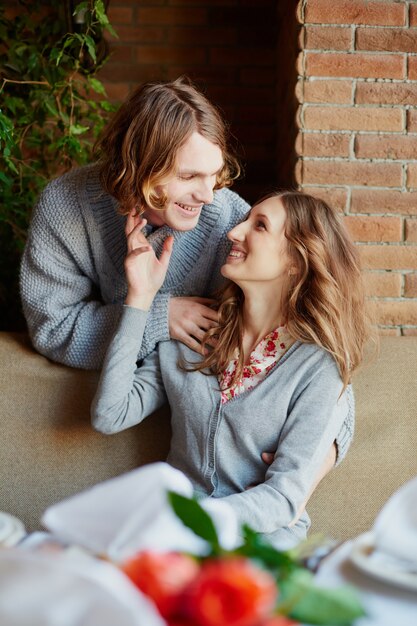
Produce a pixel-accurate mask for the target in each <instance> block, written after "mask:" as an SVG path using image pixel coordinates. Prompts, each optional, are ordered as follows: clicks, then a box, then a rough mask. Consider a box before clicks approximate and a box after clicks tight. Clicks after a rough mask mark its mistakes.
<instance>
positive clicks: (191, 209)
mask: <svg viewBox="0 0 417 626" xmlns="http://www.w3.org/2000/svg"><path fill="white" fill-rule="evenodd" d="M177 204H178V206H180V207H181V208H182V209H184V210H185V211H190V213H195V212H196V211H198V207H196V206H186V205H185V204H181V203H180V202H177Z"/></svg>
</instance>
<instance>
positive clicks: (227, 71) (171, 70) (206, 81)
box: [164, 64, 271, 90]
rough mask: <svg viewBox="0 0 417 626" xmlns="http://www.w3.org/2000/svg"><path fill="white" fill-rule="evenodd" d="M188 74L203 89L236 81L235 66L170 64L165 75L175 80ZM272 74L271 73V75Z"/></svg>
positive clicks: (168, 78)
mask: <svg viewBox="0 0 417 626" xmlns="http://www.w3.org/2000/svg"><path fill="white" fill-rule="evenodd" d="M182 74H187V75H188V76H189V77H190V78H191V79H192V80H194V81H195V82H196V83H198V84H199V85H201V86H202V88H203V90H204V89H205V87H207V86H209V85H229V86H230V84H231V83H232V84H233V83H234V81H235V78H236V77H235V72H234V70H233V68H226V67H208V66H207V65H205V66H201V67H198V68H197V67H195V68H193V67H191V68H190V67H189V66H185V65H180V64H178V65H177V64H173V65H168V66H166V68H165V73H164V77H165V78H166V79H167V80H175V79H176V78H178V76H181V75H182ZM270 76H271V75H270Z"/></svg>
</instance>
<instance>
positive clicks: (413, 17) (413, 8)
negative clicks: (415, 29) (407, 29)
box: [409, 4, 417, 26]
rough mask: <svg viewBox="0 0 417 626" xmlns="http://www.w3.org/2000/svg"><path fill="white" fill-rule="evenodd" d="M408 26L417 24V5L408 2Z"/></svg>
mask: <svg viewBox="0 0 417 626" xmlns="http://www.w3.org/2000/svg"><path fill="white" fill-rule="evenodd" d="M409 22H410V26H417V5H415V4H410V15H409Z"/></svg>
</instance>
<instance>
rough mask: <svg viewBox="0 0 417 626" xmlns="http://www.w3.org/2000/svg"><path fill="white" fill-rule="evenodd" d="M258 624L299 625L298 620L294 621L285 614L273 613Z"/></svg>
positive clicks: (272, 625) (262, 625) (267, 625)
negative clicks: (272, 615)
mask: <svg viewBox="0 0 417 626" xmlns="http://www.w3.org/2000/svg"><path fill="white" fill-rule="evenodd" d="M259 626H299V622H294V620H292V619H290V618H289V617H285V615H275V616H274V617H269V618H267V619H266V620H265V621H264V622H262V623H261V624H260V625H259Z"/></svg>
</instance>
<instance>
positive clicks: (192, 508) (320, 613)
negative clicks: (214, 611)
mask: <svg viewBox="0 0 417 626" xmlns="http://www.w3.org/2000/svg"><path fill="white" fill-rule="evenodd" d="M168 498H169V501H170V503H171V505H172V506H173V509H174V512H175V514H176V515H177V516H178V517H179V519H180V520H181V521H182V522H183V524H185V526H187V527H188V528H190V529H191V530H193V532H194V533H195V534H196V535H197V536H199V537H201V538H202V539H204V540H205V541H207V542H208V544H209V552H208V556H207V557H203V558H222V556H227V555H233V554H238V555H241V556H245V557H246V558H249V559H252V560H253V561H255V562H256V563H257V564H258V566H260V567H262V568H263V569H266V570H267V571H269V572H270V573H271V574H272V575H273V576H274V578H275V580H276V583H277V586H278V589H279V596H278V605H277V607H276V613H277V614H278V615H287V616H289V617H291V618H292V619H294V620H297V621H298V622H300V623H303V624H317V625H320V626H349V625H350V624H352V623H353V622H354V620H356V619H357V618H359V617H363V616H364V615H365V612H364V610H363V607H362V605H361V603H360V601H359V599H358V596H357V593H356V591H355V589H354V588H352V587H350V586H347V585H345V586H342V587H336V588H332V589H328V588H324V587H319V586H318V585H316V583H315V580H314V576H313V574H312V573H311V572H310V571H308V570H307V569H305V567H303V566H302V564H301V562H300V561H299V560H298V558H297V556H295V555H296V554H297V552H300V551H297V550H290V551H286V552H285V551H279V550H277V549H276V548H274V547H273V546H272V545H271V544H269V543H268V542H267V541H266V540H265V539H264V538H263V537H262V536H261V535H260V534H259V533H256V532H254V531H253V530H252V529H251V528H249V527H248V526H244V527H243V528H242V535H243V543H242V545H241V546H240V547H239V548H237V549H236V550H235V551H226V550H222V549H221V547H220V544H219V539H218V536H217V532H216V529H215V526H214V524H213V522H212V520H211V518H210V516H209V515H208V514H207V513H206V511H204V509H202V507H201V506H200V505H199V504H198V502H197V501H196V500H195V499H194V498H186V497H184V496H180V495H178V494H176V493H174V492H169V494H168ZM300 553H301V552H300Z"/></svg>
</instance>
